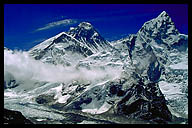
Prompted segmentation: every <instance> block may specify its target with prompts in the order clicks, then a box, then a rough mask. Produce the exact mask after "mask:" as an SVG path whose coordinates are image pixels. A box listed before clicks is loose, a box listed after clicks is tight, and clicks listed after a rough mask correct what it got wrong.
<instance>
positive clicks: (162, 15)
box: [158, 11, 169, 17]
mask: <svg viewBox="0 0 192 128" xmlns="http://www.w3.org/2000/svg"><path fill="white" fill-rule="evenodd" d="M158 17H169V15H168V13H167V12H166V11H162V12H161V14H160V15H159V16H158Z"/></svg>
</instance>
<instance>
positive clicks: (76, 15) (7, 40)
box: [4, 4, 188, 50]
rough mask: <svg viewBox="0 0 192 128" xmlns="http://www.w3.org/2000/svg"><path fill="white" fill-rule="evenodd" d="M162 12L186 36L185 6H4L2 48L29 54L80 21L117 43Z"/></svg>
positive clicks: (186, 19)
mask: <svg viewBox="0 0 192 128" xmlns="http://www.w3.org/2000/svg"><path fill="white" fill-rule="evenodd" d="M162 11H166V12H167V13H168V14H169V15H170V17H171V18H172V20H173V21H174V22H175V25H176V28H177V29H178V30H179V31H180V32H181V33H184V34H188V5H186V4H5V5H4V46H5V47H8V48H11V49H21V50H28V49H30V48H32V47H33V46H35V45H36V44H38V43H40V42H42V41H43V40H45V39H47V38H50V37H52V36H54V35H56V34H58V33H60V32H62V31H68V30H69V27H74V26H77V25H78V24H79V23H80V22H82V21H87V22H90V23H91V24H92V25H93V26H94V27H95V28H96V29H97V30H98V32H99V33H100V34H101V35H102V36H103V37H104V38H105V39H107V40H109V41H111V40H116V39H120V38H121V37H124V36H126V35H128V34H130V33H132V34H134V33H137V31H138V30H139V29H140V28H141V26H142V25H143V24H144V22H146V21H148V20H150V19H152V18H155V17H157V16H158V15H159V14H160V13H161V12H162Z"/></svg>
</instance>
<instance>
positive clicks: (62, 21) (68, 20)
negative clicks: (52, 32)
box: [35, 19, 77, 31]
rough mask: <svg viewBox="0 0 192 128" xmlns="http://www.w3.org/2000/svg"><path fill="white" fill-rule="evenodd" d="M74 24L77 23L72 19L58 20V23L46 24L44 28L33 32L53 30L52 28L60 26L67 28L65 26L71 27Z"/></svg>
mask: <svg viewBox="0 0 192 128" xmlns="http://www.w3.org/2000/svg"><path fill="white" fill-rule="evenodd" d="M75 23H77V21H76V20H74V19H65V20H59V21H55V22H51V23H48V24H46V25H45V26H44V27H41V28H38V29H36V30H35V31H42V30H47V29H50V28H54V27H57V26H60V25H64V26H67V25H72V24H75Z"/></svg>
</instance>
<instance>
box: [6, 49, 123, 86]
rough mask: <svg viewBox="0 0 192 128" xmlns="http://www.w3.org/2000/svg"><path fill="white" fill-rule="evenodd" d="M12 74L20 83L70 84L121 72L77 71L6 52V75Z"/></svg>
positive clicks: (24, 55)
mask: <svg viewBox="0 0 192 128" xmlns="http://www.w3.org/2000/svg"><path fill="white" fill-rule="evenodd" d="M5 72H9V73H11V74H12V75H13V76H14V78H15V79H16V80H19V81H26V82H28V81H29V80H32V81H47V82H65V83H66V82H70V81H72V80H79V79H81V80H89V81H97V80H101V79H103V78H105V77H107V78H114V77H116V76H118V75H120V73H121V71H117V70H115V69H107V70H102V69H92V70H86V69H76V68H75V67H72V66H71V67H63V66H61V65H51V64H45V63H42V62H41V61H38V60H34V59H33V58H31V57H30V56H29V55H28V53H27V52H22V51H14V54H12V53H11V52H9V51H6V50H4V73H5Z"/></svg>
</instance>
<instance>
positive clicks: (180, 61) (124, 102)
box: [4, 11, 188, 124]
mask: <svg viewBox="0 0 192 128" xmlns="http://www.w3.org/2000/svg"><path fill="white" fill-rule="evenodd" d="M13 62H14V63H13ZM4 70H5V71H4V107H5V108H7V109H12V110H18V111H20V112H21V113H22V114H23V115H24V116H25V117H26V118H27V119H29V120H30V121H32V122H33V123H73V124H74V123H187V122H188V36H187V35H184V34H181V33H180V32H179V31H178V30H177V29H176V27H175V25H174V22H173V21H172V20H171V18H170V17H169V15H168V14H167V13H166V12H165V11H163V12H162V13H161V14H160V15H159V16H157V17H156V18H154V19H152V20H150V21H147V22H145V23H144V24H143V26H142V27H141V29H140V30H139V31H138V32H137V33H136V34H130V35H129V36H127V37H125V38H122V39H120V40H117V41H113V42H109V41H107V40H105V39H104V38H103V37H102V35H100V34H99V32H98V31H97V30H96V29H95V28H94V27H93V26H92V25H91V24H90V23H88V22H82V23H80V24H79V25H78V26H77V27H71V28H70V30H69V31H68V32H62V33H59V34H57V35H56V36H54V37H51V38H49V39H47V40H45V41H43V42H42V43H40V44H38V45H36V46H35V47H33V48H31V49H30V50H29V51H26V52H16V51H12V50H10V49H7V48H4ZM75 117H78V119H76V118H75Z"/></svg>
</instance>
